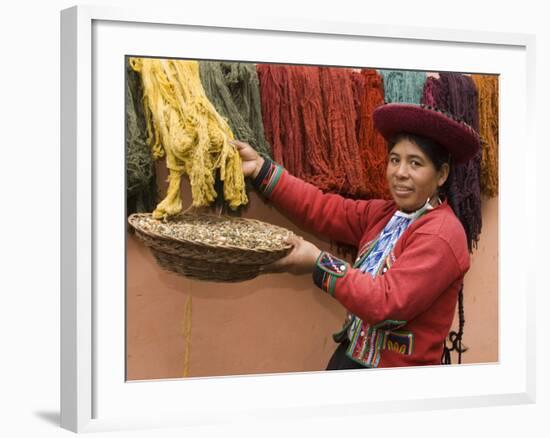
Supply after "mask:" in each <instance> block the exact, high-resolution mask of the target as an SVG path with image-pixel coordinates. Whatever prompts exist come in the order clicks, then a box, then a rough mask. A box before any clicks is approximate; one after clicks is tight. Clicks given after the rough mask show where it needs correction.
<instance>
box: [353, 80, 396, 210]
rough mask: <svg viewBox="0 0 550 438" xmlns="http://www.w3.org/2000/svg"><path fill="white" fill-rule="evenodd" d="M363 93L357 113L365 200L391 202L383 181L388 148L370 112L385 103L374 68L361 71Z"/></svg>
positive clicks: (380, 82)
mask: <svg viewBox="0 0 550 438" xmlns="http://www.w3.org/2000/svg"><path fill="white" fill-rule="evenodd" d="M360 74H361V77H362V78H363V81H362V83H363V86H364V90H363V93H361V102H360V113H359V116H360V117H359V146H360V153H361V159H362V161H363V165H364V169H365V172H364V174H365V181H366V191H367V194H368V197H370V198H376V199H390V198H391V195H390V192H389V188H388V183H387V181H386V164H387V156H388V152H387V148H386V141H385V140H384V137H382V135H380V133H379V132H378V131H377V130H376V129H375V128H374V120H373V117H372V113H373V111H374V109H375V108H376V107H378V106H380V105H382V104H383V103H384V86H383V82H382V77H381V76H380V75H379V74H378V73H377V72H376V70H373V69H363V70H362V71H361V73H360Z"/></svg>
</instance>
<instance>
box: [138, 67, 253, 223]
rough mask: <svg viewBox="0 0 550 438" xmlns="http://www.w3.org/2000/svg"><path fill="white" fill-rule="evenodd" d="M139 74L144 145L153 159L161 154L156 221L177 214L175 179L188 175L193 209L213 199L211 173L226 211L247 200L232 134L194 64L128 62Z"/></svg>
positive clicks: (178, 198) (177, 185)
mask: <svg viewBox="0 0 550 438" xmlns="http://www.w3.org/2000/svg"><path fill="white" fill-rule="evenodd" d="M129 62H130V66H131V67H132V68H133V69H134V70H135V71H136V72H138V73H139V74H140V76H141V80H142V84H143V106H144V112H145V118H146V121H147V133H148V143H149V145H150V146H151V150H152V154H153V158H154V159H158V158H161V157H163V156H164V155H165V156H166V166H167V168H168V170H169V175H168V193H167V195H166V197H165V198H164V199H163V200H162V201H161V202H160V203H159V204H158V205H157V207H156V209H155V211H154V212H153V217H154V218H156V219H161V218H166V217H169V216H174V215H176V214H178V213H180V212H181V211H182V200H181V194H180V192H181V189H180V187H181V177H182V175H184V174H186V175H188V176H189V181H190V184H191V196H192V198H193V202H192V204H193V206H194V207H204V206H208V205H210V204H211V203H212V202H213V201H214V199H215V198H216V191H215V189H214V183H215V179H216V174H217V173H218V172H219V177H220V179H221V181H222V182H223V184H224V198H225V200H226V202H227V203H228V204H229V206H230V207H231V208H232V209H236V208H238V207H239V206H240V205H244V204H246V203H247V202H248V197H247V195H246V191H245V183H244V176H243V173H242V168H241V159H240V156H239V154H238V152H237V151H236V149H235V148H233V147H232V146H231V144H229V140H231V139H233V133H232V132H231V129H230V128H229V125H228V123H227V122H226V121H225V120H224V119H223V118H222V117H221V116H220V115H219V114H218V112H217V111H216V109H215V108H214V106H213V105H212V104H211V102H210V101H209V100H208V98H207V96H206V94H205V92H204V89H203V87H202V84H201V82H200V76H199V63H198V62H197V61H182V60H167V59H151V58H130V60H129Z"/></svg>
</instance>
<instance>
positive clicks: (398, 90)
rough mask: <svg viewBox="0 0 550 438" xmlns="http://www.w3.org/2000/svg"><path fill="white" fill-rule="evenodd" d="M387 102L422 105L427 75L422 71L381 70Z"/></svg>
mask: <svg viewBox="0 0 550 438" xmlns="http://www.w3.org/2000/svg"><path fill="white" fill-rule="evenodd" d="M379 73H380V74H381V75H382V77H383V80H384V99H385V101H386V102H388V103H390V102H402V103H420V101H421V100H422V94H423V90H424V83H425V82H426V73H424V72H420V71H400V70H380V71H379Z"/></svg>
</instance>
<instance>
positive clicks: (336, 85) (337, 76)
mask: <svg viewBox="0 0 550 438" xmlns="http://www.w3.org/2000/svg"><path fill="white" fill-rule="evenodd" d="M352 73H353V71H352V70H350V69H345V68H336V67H323V68H321V75H320V82H321V92H322V97H323V108H324V112H325V114H326V121H327V126H328V134H329V140H330V150H329V157H330V164H331V167H332V168H333V169H334V171H333V172H334V173H335V174H336V175H337V176H339V175H343V176H344V183H343V184H342V186H341V187H339V189H338V190H337V192H338V193H342V194H345V195H347V196H350V197H365V196H367V193H368V192H367V188H366V181H365V171H364V169H363V165H362V161H361V152H360V149H359V144H358V142H357V136H356V126H355V121H356V118H357V116H356V114H355V105H354V92H353V81H352Z"/></svg>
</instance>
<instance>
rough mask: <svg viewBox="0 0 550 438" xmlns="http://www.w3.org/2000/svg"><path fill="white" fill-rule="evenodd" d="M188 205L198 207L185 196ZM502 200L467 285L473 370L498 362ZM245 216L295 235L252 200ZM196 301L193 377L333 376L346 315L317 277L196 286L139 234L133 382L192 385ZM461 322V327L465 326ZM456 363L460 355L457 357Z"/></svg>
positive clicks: (130, 343) (486, 221)
mask: <svg viewBox="0 0 550 438" xmlns="http://www.w3.org/2000/svg"><path fill="white" fill-rule="evenodd" d="M184 199H190V198H189V194H188V192H187V193H184ZM497 213H498V200H497V199H489V200H487V199H484V201H483V232H482V236H481V239H480V242H479V244H478V248H477V249H476V250H475V251H474V254H473V256H472V266H471V269H470V272H469V273H468V274H467V277H466V279H465V289H464V296H465V319H466V325H465V329H464V331H465V335H464V345H465V346H467V347H468V351H467V352H466V353H464V354H463V358H462V360H463V363H479V362H495V361H498V340H499V339H498V244H497V243H498V240H497V239H498V216H497ZM245 216H249V217H253V218H256V219H260V220H265V221H267V222H271V223H274V224H277V225H282V226H285V227H287V228H290V229H292V230H294V231H295V232H297V233H298V234H301V235H302V236H303V237H304V238H305V239H309V240H311V241H312V242H313V243H315V244H317V245H318V246H319V247H321V248H322V249H327V250H332V251H334V250H335V248H331V245H330V243H328V242H323V241H320V240H318V239H316V238H314V237H313V236H312V235H310V234H308V233H304V232H303V231H300V230H298V229H297V228H296V227H294V226H293V225H292V224H291V223H290V222H289V221H287V220H286V219H285V218H284V217H282V216H281V215H280V214H279V213H277V211H276V210H275V209H274V208H272V207H271V206H269V205H266V204H265V203H264V202H263V201H262V200H261V199H259V198H258V197H257V196H256V194H255V193H251V205H250V207H249V208H248V210H247V212H246V214H245ZM188 297H191V300H192V301H191V302H192V311H191V330H192V331H191V336H190V351H189V354H190V356H189V357H190V361H189V366H188V374H187V375H188V376H189V377H203V376H224V375H242V374H263V373H279V372H302V371H303V372H307V371H320V370H324V369H325V366H326V363H327V361H328V359H329V357H330V355H331V354H332V352H333V350H334V348H335V347H336V344H335V343H334V342H333V341H332V337H331V335H332V333H333V332H335V331H337V330H338V329H339V328H340V326H341V324H342V322H343V319H344V317H345V314H346V312H345V309H344V308H343V307H342V306H341V305H340V304H339V303H338V302H337V301H336V300H335V299H333V298H332V297H330V296H329V295H327V294H325V293H323V292H321V291H320V290H318V289H317V288H316V287H315V286H314V285H313V283H312V281H311V276H309V275H304V276H299V277H296V276H292V275H290V274H269V275H262V276H259V277H257V278H256V279H253V280H249V281H246V282H242V283H210V282H200V281H195V280H190V279H187V278H184V277H181V276H178V275H177V274H173V273H170V272H167V271H164V270H162V269H161V268H160V267H158V265H157V264H156V262H155V260H154V258H153V256H152V255H151V253H150V251H149V250H148V249H147V248H146V247H144V246H143V244H142V243H141V242H140V241H139V240H137V239H136V238H135V237H134V236H133V235H132V234H131V233H129V234H128V239H127V288H126V298H127V300H126V302H127V309H126V310H127V312H126V327H127V342H126V356H127V379H128V380H143V379H160V378H179V377H183V376H184V368H185V363H184V358H185V345H186V342H185V341H186V339H185V336H184V327H185V322H186V321H185V303H186V299H188ZM456 323H457V321H455V324H456ZM453 362H454V363H456V355H453Z"/></svg>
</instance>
